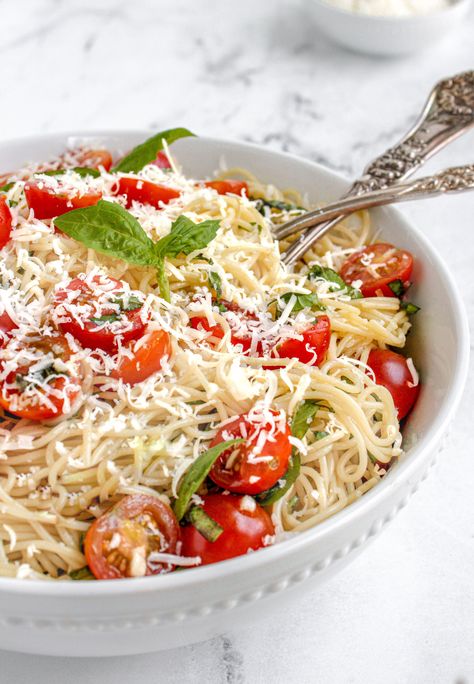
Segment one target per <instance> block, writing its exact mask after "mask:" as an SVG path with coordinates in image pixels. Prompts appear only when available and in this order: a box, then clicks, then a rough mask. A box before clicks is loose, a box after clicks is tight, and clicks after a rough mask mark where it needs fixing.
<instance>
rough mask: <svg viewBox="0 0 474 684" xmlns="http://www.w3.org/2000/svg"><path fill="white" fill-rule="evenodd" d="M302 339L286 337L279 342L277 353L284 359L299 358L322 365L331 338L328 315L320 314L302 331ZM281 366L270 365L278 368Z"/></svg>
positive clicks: (308, 362)
mask: <svg viewBox="0 0 474 684" xmlns="http://www.w3.org/2000/svg"><path fill="white" fill-rule="evenodd" d="M300 335H301V337H302V339H300V340H298V339H286V340H284V341H283V342H282V343H281V344H277V346H276V349H275V351H276V353H275V354H274V356H278V357H279V358H283V359H298V361H301V363H306V364H308V365H309V366H320V365H321V364H322V362H323V361H324V357H325V355H326V352H327V350H328V348H329V342H330V340H331V321H330V320H329V318H328V316H318V318H317V319H316V322H315V323H314V325H312V326H311V327H310V328H308V329H307V330H304V331H303V332H302V333H300ZM278 367H279V366H268V368H273V369H274V368H278Z"/></svg>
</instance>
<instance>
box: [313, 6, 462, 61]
mask: <svg viewBox="0 0 474 684" xmlns="http://www.w3.org/2000/svg"><path fill="white" fill-rule="evenodd" d="M310 2H311V5H312V7H311V10H312V12H313V15H314V17H315V19H316V22H317V24H318V26H319V28H320V29H321V30H322V31H324V33H326V34H327V35H328V36H329V37H330V38H332V39H333V40H335V41H336V42H338V43H340V44H341V45H344V46H345V47H348V48H350V49H352V50H356V51H357V52H364V53H367V54H374V55H404V54H409V53H412V52H418V51H421V50H424V49H426V48H428V47H431V46H433V45H435V44H438V43H439V42H440V41H441V40H443V39H444V38H445V37H447V36H448V34H449V33H450V32H452V31H453V30H454V29H455V28H456V27H458V26H459V25H460V24H461V21H462V20H463V18H464V17H465V16H466V14H467V13H468V11H469V9H470V7H471V6H472V0H454V3H453V4H452V5H451V6H450V7H448V8H446V9H445V10H441V11H438V12H432V13H430V14H424V15H417V16H413V17H385V16H383V17H380V16H372V15H368V14H358V13H356V12H349V11H346V10H343V9H339V8H338V7H334V6H333V5H330V4H329V3H328V2H326V1H325V0H310Z"/></svg>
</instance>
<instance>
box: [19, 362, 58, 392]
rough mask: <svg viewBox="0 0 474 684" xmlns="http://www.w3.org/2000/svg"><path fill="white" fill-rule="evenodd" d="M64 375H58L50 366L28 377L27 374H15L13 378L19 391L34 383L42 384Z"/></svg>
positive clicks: (51, 365) (52, 366)
mask: <svg viewBox="0 0 474 684" xmlns="http://www.w3.org/2000/svg"><path fill="white" fill-rule="evenodd" d="M64 375H65V373H58V371H57V370H56V369H55V368H54V365H53V364H50V365H49V366H46V367H45V368H42V369H41V370H39V371H35V372H34V373H32V375H30V376H29V375H28V374H26V375H22V374H20V373H17V374H16V376H15V382H16V384H17V386H18V387H19V388H20V389H21V390H25V389H26V388H27V387H30V386H31V385H34V384H36V383H43V382H46V381H48V380H50V379H52V378H57V377H60V376H61V377H63V376H64Z"/></svg>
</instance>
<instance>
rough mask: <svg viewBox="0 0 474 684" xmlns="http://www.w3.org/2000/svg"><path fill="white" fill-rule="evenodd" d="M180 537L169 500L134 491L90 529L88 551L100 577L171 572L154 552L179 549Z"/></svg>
mask: <svg viewBox="0 0 474 684" xmlns="http://www.w3.org/2000/svg"><path fill="white" fill-rule="evenodd" d="M179 538H180V532H179V525H178V521H177V520H176V517H175V515H174V513H173V511H172V510H171V508H170V507H169V506H167V504H165V503H163V501H161V500H160V499H158V498H157V497H155V496H150V495H148V494H131V495H130V496H126V497H125V498H124V499H122V500H121V501H119V503H118V504H116V505H115V506H114V507H113V508H111V509H110V510H109V511H107V513H104V514H103V515H101V517H100V518H98V519H97V520H96V521H95V522H94V523H92V525H91V526H90V527H89V529H88V530H87V534H86V537H85V540H84V553H85V556H86V560H87V565H88V566H89V568H90V570H91V572H92V573H93V575H94V576H95V577H96V578H97V579H121V578H123V577H144V576H145V575H160V574H162V573H163V572H170V571H171V570H173V569H174V566H173V565H168V566H165V565H164V564H163V563H160V562H154V561H153V553H154V552H155V553H171V554H174V553H176V545H177V543H178V541H179Z"/></svg>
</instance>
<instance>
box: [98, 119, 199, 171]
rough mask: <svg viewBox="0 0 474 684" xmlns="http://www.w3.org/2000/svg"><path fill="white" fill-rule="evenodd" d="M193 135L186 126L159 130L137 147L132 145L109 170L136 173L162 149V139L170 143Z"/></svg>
mask: <svg viewBox="0 0 474 684" xmlns="http://www.w3.org/2000/svg"><path fill="white" fill-rule="evenodd" d="M189 136H194V133H191V131H188V129H187V128H170V129H168V130H167V131H161V132H160V133H157V134H156V135H154V136H152V137H151V138H148V140H145V142H143V143H141V145H138V146H137V147H134V148H133V150H132V151H131V152H129V153H128V154H127V155H126V156H125V157H123V159H121V160H120V161H119V163H118V164H116V165H115V166H114V167H113V168H112V169H111V171H112V172H113V173H115V172H116V171H122V172H123V173H137V172H138V171H140V170H141V169H143V167H144V166H146V165H147V164H150V163H151V162H152V161H154V160H155V159H156V155H157V154H158V152H160V150H162V149H163V141H165V142H166V143H167V144H168V145H171V143H173V142H174V141H175V140H179V139H180V138H187V137H189Z"/></svg>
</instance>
